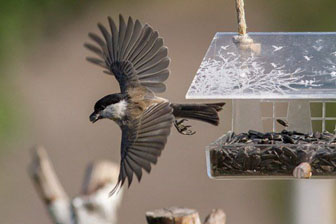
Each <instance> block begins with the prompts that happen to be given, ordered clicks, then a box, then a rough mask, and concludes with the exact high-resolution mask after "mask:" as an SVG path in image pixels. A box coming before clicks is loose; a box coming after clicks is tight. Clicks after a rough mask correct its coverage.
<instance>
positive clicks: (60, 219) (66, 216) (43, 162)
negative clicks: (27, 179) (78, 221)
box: [29, 147, 72, 223]
mask: <svg viewBox="0 0 336 224" xmlns="http://www.w3.org/2000/svg"><path fill="white" fill-rule="evenodd" d="M29 171H30V175H31V177H32V179H33V181H34V183H35V188H36V191H37V192H38V194H39V195H40V197H41V198H42V200H43V201H44V202H45V204H46V205H47V207H48V210H49V213H50V215H51V217H52V219H53V221H54V222H55V223H71V219H72V218H71V212H70V210H71V209H70V208H71V204H70V200H69V197H68V196H67V194H66V193H65V190H64V188H63V187H62V185H61V183H60V181H59V180H58V178H57V175H56V173H55V170H54V167H53V166H52V164H51V162H50V161H49V157H48V154H47V152H46V151H45V149H44V148H43V147H36V148H35V149H34V152H33V161H32V163H31V166H30V170H29Z"/></svg>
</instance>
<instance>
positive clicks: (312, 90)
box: [186, 33, 336, 99]
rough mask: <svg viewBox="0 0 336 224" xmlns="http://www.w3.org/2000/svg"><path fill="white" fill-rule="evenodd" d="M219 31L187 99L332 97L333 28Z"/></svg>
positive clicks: (335, 76)
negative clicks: (240, 38) (239, 37)
mask: <svg viewBox="0 0 336 224" xmlns="http://www.w3.org/2000/svg"><path fill="white" fill-rule="evenodd" d="M235 35H236V33H217V34H216V35H215V37H214V39H213V41H212V42H211V45H210V47H209V49H208V51H207V53H206V55H205V57H204V59H203V61H202V63H201V65H200V68H199V69H198V71H197V74H196V76H195V78H194V80H193V82H192V84H191V86H190V88H189V90H188V93H187V95H186V98H187V99H335V98H336V33H249V36H250V37H251V38H252V39H253V43H252V44H251V45H249V46H248V47H246V46H245V47H241V45H239V44H235V43H234V40H233V37H234V36H235Z"/></svg>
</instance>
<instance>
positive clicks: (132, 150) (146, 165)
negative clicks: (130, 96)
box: [110, 102, 174, 194]
mask: <svg viewBox="0 0 336 224" xmlns="http://www.w3.org/2000/svg"><path fill="white" fill-rule="evenodd" d="M173 120H174V116H173V114H172V108H171V106H170V103H168V102H164V103H158V104H155V105H152V106H150V107H149V108H148V109H146V110H145V111H144V113H143V114H142V116H141V117H140V118H138V119H136V120H134V121H133V122H132V125H131V126H124V127H122V139H121V161H120V171H119V178H118V184H117V185H116V187H115V188H114V189H113V190H112V191H111V193H110V194H113V193H115V192H116V191H117V190H118V189H120V187H121V186H123V184H124V183H125V180H126V178H127V179H128V186H130V185H131V183H132V179H133V173H135V175H136V177H137V179H138V181H140V180H141V177H142V169H144V170H145V171H147V172H148V173H149V172H150V171H151V164H156V162H157V158H158V157H159V156H160V155H161V151H162V150H163V148H164V146H165V144H166V142H167V137H168V135H169V134H170V128H171V126H172V123H173Z"/></svg>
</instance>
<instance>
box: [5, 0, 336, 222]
mask: <svg viewBox="0 0 336 224" xmlns="http://www.w3.org/2000/svg"><path fill="white" fill-rule="evenodd" d="M245 4H246V16H247V24H248V26H249V28H248V31H336V19H335V18H336V17H335V11H336V2H335V1H334V0H320V1H313V0H273V1H268V0H253V1H248V0H246V1H245ZM119 13H122V14H123V15H125V16H129V15H131V16H133V17H134V18H139V19H140V20H141V21H142V22H144V23H145V22H147V23H149V24H151V25H152V26H153V27H154V28H155V29H158V30H159V32H160V34H161V35H162V36H163V37H164V39H165V44H166V45H167V46H168V47H169V55H170V57H171V59H172V63H171V76H170V78H169V79H168V80H167V82H166V84H167V87H168V89H167V91H166V92H165V93H164V94H162V96H164V97H167V98H169V99H170V100H172V101H174V102H185V101H186V100H185V99H184V96H185V93H186V92H187V89H188V87H189V84H190V83H191V81H192V79H193V77H194V74H195V73H196V70H197V69H198V66H199V64H200V62H201V60H202V58H203V56H204V54H205V52H206V50H207V48H208V46H209V44H210V41H211V40H212V38H213V36H214V34H215V33H216V32H218V31H236V29H237V28H236V26H237V25H236V14H235V8H234V1H233V0H211V1H206V0H170V1H163V0H155V1H154V0H141V1H139V0H133V1H125V0H124V1H121V0H119V1H117V0H109V1H107V0H99V1H85V0H84V1H75V0H59V1H53V0H11V1H5V0H0V223H4V224H17V223H25V224H33V223H51V221H50V220H49V217H48V215H47V213H46V210H45V207H44V204H43V203H42V202H41V200H40V199H39V197H38V196H37V194H36V192H35V189H34V188H33V185H32V182H31V180H30V179H29V176H28V174H27V167H28V164H29V162H30V153H31V148H32V147H33V146H34V145H35V144H41V145H44V146H45V147H46V149H47V151H48V153H49V154H50V157H51V160H52V162H53V163H54V165H55V168H56V172H57V173H58V175H59V177H60V179H61V182H62V183H63V185H64V187H65V189H66V191H67V192H68V193H69V194H70V195H71V196H75V195H76V194H78V193H79V191H80V187H81V184H82V183H81V182H82V179H83V175H84V171H85V168H86V165H87V164H88V163H89V162H91V161H95V160H100V159H109V160H112V161H115V162H118V163H119V154H120V152H119V147H120V130H119V128H118V127H117V126H116V125H115V124H113V123H111V122H97V123H96V124H95V125H92V124H91V123H90V122H89V119H88V116H89V114H90V113H91V112H92V109H93V105H94V103H95V102H96V100H97V99H99V98H100V97H102V96H104V95H107V94H109V93H111V92H116V91H119V89H118V86H117V83H116V81H115V80H114V79H113V78H111V77H109V76H107V75H104V73H102V71H101V69H100V68H98V67H95V66H93V65H91V64H89V63H87V62H86V61H85V56H86V55H88V54H89V53H88V51H87V50H85V49H84V48H83V43H84V42H85V41H87V40H88V37H87V33H88V32H89V31H97V28H96V23H97V22H98V21H101V22H103V23H105V24H106V22H107V20H106V17H107V16H108V15H111V16H112V17H113V18H117V16H118V14H119ZM227 103H228V105H227V106H226V107H225V110H224V111H223V112H222V113H221V119H222V124H221V125H220V126H219V127H213V126H208V125H206V124H205V125H204V124H200V123H198V122H192V125H193V128H194V129H195V130H197V134H196V135H194V136H182V135H180V134H178V133H177V132H176V131H175V130H172V134H171V136H170V138H169V140H168V144H167V145H166V148H165V150H164V152H163V154H162V157H161V158H160V159H159V162H158V164H157V165H156V166H155V167H154V168H153V169H152V173H151V175H144V176H143V179H142V183H141V184H138V183H134V184H133V185H132V188H130V189H129V190H127V191H126V193H125V196H124V200H123V202H122V206H121V209H120V212H119V223H121V224H122V223H145V212H146V211H148V210H150V209H154V208H161V207H169V206H173V205H177V206H186V207H191V208H195V209H197V210H198V211H199V212H200V215H201V216H202V218H204V216H205V215H206V214H208V213H209V212H210V210H211V209H212V208H222V209H224V211H225V212H226V214H227V216H228V222H229V223H234V224H245V223H258V224H263V223H265V224H266V223H273V224H282V223H288V222H290V220H292V217H293V213H294V212H295V209H292V207H291V206H292V205H291V200H290V199H291V198H292V197H293V193H292V192H293V191H291V189H292V184H293V182H291V181H241V180H240V181H239V180H235V181H214V180H210V179H209V178H208V177H207V175H206V166H205V153H204V148H205V146H206V145H208V144H209V143H210V142H212V141H214V140H215V139H217V138H218V137H219V136H221V135H222V134H223V133H224V132H227V131H228V130H229V129H230V124H231V120H230V119H231V108H230V102H227ZM331 197H332V196H331ZM316 206H318V205H316Z"/></svg>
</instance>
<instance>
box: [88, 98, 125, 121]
mask: <svg viewBox="0 0 336 224" xmlns="http://www.w3.org/2000/svg"><path fill="white" fill-rule="evenodd" d="M122 99H124V97H123V95H122V94H119V93H117V94H110V95H107V96H104V97H103V98H101V99H100V100H98V101H97V102H96V104H95V106H94V111H93V113H92V114H91V115H90V121H91V122H92V123H95V122H96V121H98V120H99V119H102V118H106V116H105V115H104V113H103V112H104V110H105V109H106V107H108V106H110V105H112V104H116V103H118V102H120V100H122Z"/></svg>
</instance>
